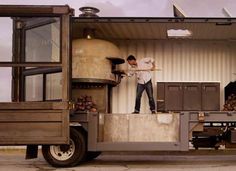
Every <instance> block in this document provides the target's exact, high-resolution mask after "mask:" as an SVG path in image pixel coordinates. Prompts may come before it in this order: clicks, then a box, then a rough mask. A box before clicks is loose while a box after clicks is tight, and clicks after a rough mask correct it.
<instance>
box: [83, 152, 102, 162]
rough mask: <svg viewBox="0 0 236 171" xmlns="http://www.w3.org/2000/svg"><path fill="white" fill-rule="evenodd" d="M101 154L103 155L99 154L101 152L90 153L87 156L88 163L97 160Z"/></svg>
mask: <svg viewBox="0 0 236 171" xmlns="http://www.w3.org/2000/svg"><path fill="white" fill-rule="evenodd" d="M100 154H101V152H99V151H88V152H87V155H86V161H91V160H93V159H95V158H97V157H98V156H99V155H100Z"/></svg>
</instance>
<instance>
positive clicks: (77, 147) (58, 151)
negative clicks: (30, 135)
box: [42, 128, 86, 167]
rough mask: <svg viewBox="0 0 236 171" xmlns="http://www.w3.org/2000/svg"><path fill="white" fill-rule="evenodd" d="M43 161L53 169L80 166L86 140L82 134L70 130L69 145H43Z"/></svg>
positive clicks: (84, 153) (84, 155) (72, 129)
mask: <svg viewBox="0 0 236 171" xmlns="http://www.w3.org/2000/svg"><path fill="white" fill-rule="evenodd" d="M42 153H43V157H44V158H45V160H46V161H47V162H48V163H49V164H51V165H52V166H54V167H71V166H75V165H77V164H80V163H81V162H82V161H83V160H84V159H85V157H86V140H85V137H84V136H83V134H82V133H81V132H79V131H77V130H76V129H74V128H70V144H69V145H43V146H42Z"/></svg>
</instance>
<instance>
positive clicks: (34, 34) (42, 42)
mask: <svg viewBox="0 0 236 171" xmlns="http://www.w3.org/2000/svg"><path fill="white" fill-rule="evenodd" d="M33 21H34V22H36V21H37V25H35V24H34V22H32V21H30V20H27V21H26V23H27V25H26V32H25V61H26V62H60V20H59V18H37V19H35V18H34V20H33ZM40 24H41V25H40ZM36 26H37V27H36Z"/></svg>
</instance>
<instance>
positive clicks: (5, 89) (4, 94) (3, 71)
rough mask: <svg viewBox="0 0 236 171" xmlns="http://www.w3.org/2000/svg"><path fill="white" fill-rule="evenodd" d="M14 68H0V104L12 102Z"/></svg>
mask: <svg viewBox="0 0 236 171" xmlns="http://www.w3.org/2000/svg"><path fill="white" fill-rule="evenodd" d="M11 71H12V68H0V92H1V93H0V102H11V88H12V86H11V80H12V77H11Z"/></svg>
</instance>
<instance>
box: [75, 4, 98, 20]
mask: <svg viewBox="0 0 236 171" xmlns="http://www.w3.org/2000/svg"><path fill="white" fill-rule="evenodd" d="M79 10H80V11H81V12H82V14H80V15H79V17H99V16H98V15H97V13H99V12H100V10H99V9H97V8H94V7H88V6H86V7H81V8H79Z"/></svg>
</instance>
